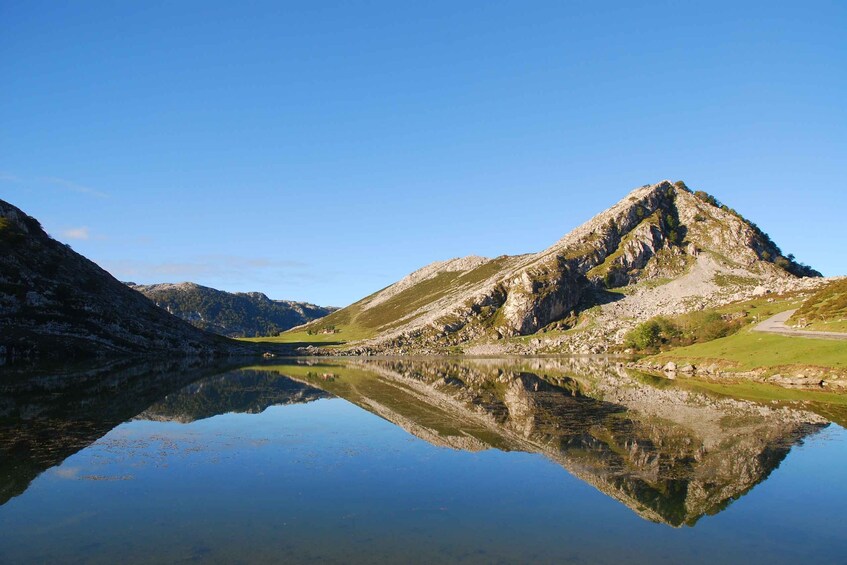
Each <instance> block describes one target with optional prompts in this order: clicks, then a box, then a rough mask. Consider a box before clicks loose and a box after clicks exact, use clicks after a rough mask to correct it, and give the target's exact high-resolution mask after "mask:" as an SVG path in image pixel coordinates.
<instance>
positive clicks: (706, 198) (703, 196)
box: [694, 190, 722, 208]
mask: <svg viewBox="0 0 847 565" xmlns="http://www.w3.org/2000/svg"><path fill="white" fill-rule="evenodd" d="M694 196H696V197H697V198H699V199H700V200H702V201H703V202H705V203H706V204H711V205H712V206H715V207H716V208H720V207H721V206H722V204H721V202H720V200H718V199H717V198H715V197H714V196H712V195H711V194H709V193H708V192H704V191H702V190H698V191H697V192H695V193H694Z"/></svg>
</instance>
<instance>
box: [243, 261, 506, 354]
mask: <svg viewBox="0 0 847 565" xmlns="http://www.w3.org/2000/svg"><path fill="white" fill-rule="evenodd" d="M512 259H513V258H512V257H508V256H505V255H504V256H502V257H498V258H497V259H493V260H491V261H489V262H487V263H483V264H482V265H480V266H479V267H477V268H476V269H472V270H470V271H465V272H463V271H448V272H443V273H438V274H437V275H435V276H434V277H432V278H429V279H427V280H424V281H421V282H419V283H418V284H416V285H414V286H411V287H409V288H407V289H405V290H403V291H402V292H399V293H397V294H396V295H394V296H392V297H391V298H389V299H388V300H385V301H384V302H382V303H380V304H377V305H376V306H373V307H368V303H369V302H370V301H371V300H372V299H373V298H374V297H375V296H376V294H372V295H371V296H369V297H367V298H364V299H362V300H360V301H359V302H356V303H355V304H352V305H350V306H348V307H346V308H343V309H341V310H338V311H337V312H333V313H332V314H330V315H329V316H326V317H324V318H321V319H320V320H316V321H315V322H312V323H311V324H308V325H307V326H305V327H302V328H298V329H295V330H290V331H287V332H285V333H282V334H280V335H279V336H275V337H261V338H254V339H252V340H251V341H260V342H270V343H297V344H304V345H305V344H315V345H341V344H346V343H351V342H354V341H360V340H364V339H368V338H371V337H373V336H375V335H377V334H378V333H380V332H383V331H386V330H390V329H392V328H393V327H397V326H398V325H400V324H402V323H405V322H407V321H410V320H412V319H414V317H415V316H416V314H415V312H416V311H417V310H419V309H420V308H422V307H424V306H426V305H427V304H431V303H432V302H435V301H436V300H439V299H440V298H444V297H445V296H447V295H449V294H450V293H452V292H454V291H455V290H456V288H458V287H461V286H464V285H471V284H477V283H479V282H482V281H484V280H486V279H488V278H490V277H491V276H493V275H495V274H497V273H498V272H499V271H501V270H502V269H503V267H504V266H505V265H506V264H507V263H508V262H509V261H511V260H512ZM377 294H378V293H377ZM330 326H334V327H335V328H336V329H337V330H339V331H338V333H334V334H321V333H313V334H311V335H310V334H309V333H308V330H312V331H313V332H320V331H321V330H322V329H324V328H328V327H330Z"/></svg>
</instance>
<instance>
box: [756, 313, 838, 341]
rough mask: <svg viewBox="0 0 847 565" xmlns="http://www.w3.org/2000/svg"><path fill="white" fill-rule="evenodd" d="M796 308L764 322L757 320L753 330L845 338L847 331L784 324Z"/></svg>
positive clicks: (791, 334) (822, 337)
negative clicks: (820, 329) (805, 328)
mask: <svg viewBox="0 0 847 565" xmlns="http://www.w3.org/2000/svg"><path fill="white" fill-rule="evenodd" d="M796 311H797V310H796V309H795V310H786V311H785V312H780V313H779V314H777V315H776V316H771V317H770V318H768V319H767V320H765V321H764V322H759V323H758V324H756V325H755V326H754V327H753V331H755V332H767V333H772V334H780V335H788V336H795V337H810V338H816V339H842V340H847V333H841V332H815V331H810V330H798V329H797V328H792V327H791V326H786V325H785V322H786V321H788V318H790V317H791V315H792V314H794V312H796Z"/></svg>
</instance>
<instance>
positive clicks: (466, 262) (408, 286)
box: [281, 181, 820, 353]
mask: <svg viewBox="0 0 847 565" xmlns="http://www.w3.org/2000/svg"><path fill="white" fill-rule="evenodd" d="M809 277H812V278H816V277H820V273H818V272H817V271H815V270H814V269H811V268H810V267H807V266H805V265H802V264H800V263H797V262H796V261H795V260H794V259H793V257H792V256H791V255H787V256H786V255H784V254H783V253H782V251H781V250H780V248H779V247H778V246H777V245H776V244H775V243H774V242H773V241H772V240H771V239H770V237H768V236H767V234H765V233H764V232H763V231H762V230H761V229H759V228H758V227H757V226H756V225H755V224H753V223H752V222H750V221H748V220H747V219H745V218H744V217H742V216H741V215H740V214H738V213H737V212H736V211H735V210H733V209H731V208H729V207H728V206H726V205H723V204H721V203H720V202H719V201H718V200H717V199H715V198H714V197H712V196H711V195H709V194H706V193H705V192H700V191H697V192H694V191H692V190H690V189H688V187H686V186H685V184H684V183H682V182H677V183H671V182H669V181H662V182H660V183H658V184H654V185H647V186H643V187H641V188H638V189H635V190H633V191H632V192H630V193H629V194H628V195H627V196H626V197H625V198H624V199H623V200H621V201H620V202H618V203H617V204H615V205H614V206H612V207H611V208H609V209H608V210H606V211H604V212H602V213H601V214H598V215H597V216H595V217H594V218H592V219H591V220H589V221H588V222H586V223H585V224H583V225H582V226H580V227H578V228H576V229H575V230H573V231H571V232H570V233H569V234H567V235H566V236H565V237H563V238H562V239H560V240H559V241H557V242H556V243H554V244H553V245H552V246H550V247H548V248H547V249H545V250H543V251H541V252H539V253H534V254H528V255H519V256H506V255H504V256H501V257H497V258H495V259H488V258H484V257H473V256H472V257H465V258H460V259H452V260H449V261H443V262H438V263H433V264H431V265H428V266H426V267H424V268H422V269H420V270H418V271H415V272H414V273H412V274H410V275H408V276H407V277H405V278H403V279H402V280H400V281H398V282H397V283H395V284H393V285H391V286H389V287H387V288H385V289H383V290H381V291H379V292H376V293H374V294H372V295H370V296H368V297H366V298H363V299H362V300H360V301H358V302H356V303H354V304H352V305H350V306H348V307H346V308H343V309H341V310H339V311H337V312H334V313H333V314H331V315H329V316H327V317H325V318H322V319H321V320H318V321H315V322H312V323H310V324H307V325H306V326H305V327H302V328H298V329H296V330H294V331H291V332H288V333H286V334H283V335H282V336H281V340H282V341H289V342H296V341H325V342H326V341H335V342H343V343H344V347H345V350H346V351H347V352H350V353H409V352H415V353H436V352H444V351H461V352H464V353H503V352H509V351H511V350H513V349H514V347H517V346H520V345H521V342H520V340H518V341H516V340H515V338H519V337H520V336H527V335H531V334H535V333H537V332H539V330H541V331H544V332H547V333H549V332H550V331H554V332H556V331H557V332H560V334H561V335H558V337H557V341H556V342H555V344H554V345H555V347H557V348H558V351H563V352H568V351H570V352H573V351H576V352H588V351H594V350H599V349H603V348H605V347H606V345H608V344H615V343H621V342H622V340H623V335H624V334H625V332H626V330H628V329H629V328H631V327H632V326H633V325H635V324H636V323H638V322H639V321H643V320H645V319H648V318H650V317H652V316H655V315H658V314H668V313H681V312H684V311H689V310H693V309H698V308H703V307H707V306H714V305H719V304H723V303H727V302H731V301H733V300H739V299H743V298H745V297H750V296H755V295H757V294H763V293H767V292H769V291H778V292H783V291H786V290H787V289H795V288H812V287H814V286H815V283H814V282H812V283H804V282H802V279H808V278H809ZM575 329H576V330H579V331H574V330H575ZM567 330H571V331H570V332H568V333H566V331H567ZM328 335H329V337H327V336H328ZM550 335H554V334H550ZM315 336H317V337H318V339H317V340H316V339H314V337H315ZM548 341H549V340H548ZM516 344H517V345H516ZM542 345H544V344H542ZM510 348H511V349H510ZM518 349H519V350H520V352H527V351H526V348H523V349H521V348H520V347H518ZM536 349H537V348H536ZM595 352H596V351H595Z"/></svg>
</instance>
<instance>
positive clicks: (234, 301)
mask: <svg viewBox="0 0 847 565" xmlns="http://www.w3.org/2000/svg"><path fill="white" fill-rule="evenodd" d="M126 284H127V285H128V286H129V287H130V288H132V289H134V290H137V291H138V292H140V293H141V294H143V295H144V296H146V297H147V298H149V299H150V300H152V301H153V302H154V303H155V304H156V306H159V307H160V308H164V309H165V310H167V311H168V312H169V313H171V314H173V315H174V316H178V317H180V318H182V319H183V320H186V321H187V322H189V323H190V324H192V325H193V326H195V327H198V328H200V329H202V330H206V331H209V332H213V333H216V334H220V335H225V336H228V337H254V336H261V335H276V334H278V333H279V332H281V331H284V330H287V329H290V328H293V327H294V326H299V325H302V324H305V323H307V322H311V321H313V320H316V319H318V318H322V317H323V316H326V315H327V314H331V313H332V312H334V311H335V310H337V309H338V308H332V307H323V306H316V305H314V304H309V303H308V302H293V301H290V300H271V299H270V298H268V297H267V296H265V295H264V294H262V293H261V292H235V293H232V292H225V291H223V290H217V289H214V288H209V287H206V286H201V285H199V284H195V283H191V282H184V283H179V284H151V285H139V284H134V283H126Z"/></svg>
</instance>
